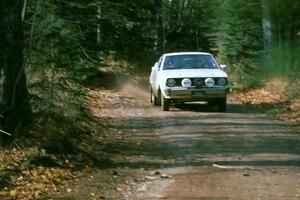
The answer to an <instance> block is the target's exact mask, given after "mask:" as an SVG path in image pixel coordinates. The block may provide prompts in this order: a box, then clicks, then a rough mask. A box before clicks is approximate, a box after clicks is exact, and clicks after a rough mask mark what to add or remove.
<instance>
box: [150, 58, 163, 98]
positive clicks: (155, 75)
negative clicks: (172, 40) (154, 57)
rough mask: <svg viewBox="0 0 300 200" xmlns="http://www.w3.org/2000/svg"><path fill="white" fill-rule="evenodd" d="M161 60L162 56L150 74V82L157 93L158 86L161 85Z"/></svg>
mask: <svg viewBox="0 0 300 200" xmlns="http://www.w3.org/2000/svg"><path fill="white" fill-rule="evenodd" d="M161 61H162V57H161V58H160V59H159V61H157V62H156V63H155V64H154V66H153V67H152V70H151V75H150V84H151V87H152V89H153V91H154V93H155V94H157V90H158V87H159V85H158V73H159V70H160V65H161Z"/></svg>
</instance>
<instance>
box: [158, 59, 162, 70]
mask: <svg viewBox="0 0 300 200" xmlns="http://www.w3.org/2000/svg"><path fill="white" fill-rule="evenodd" d="M162 60H163V57H160V58H159V61H158V69H160V68H161V63H162Z"/></svg>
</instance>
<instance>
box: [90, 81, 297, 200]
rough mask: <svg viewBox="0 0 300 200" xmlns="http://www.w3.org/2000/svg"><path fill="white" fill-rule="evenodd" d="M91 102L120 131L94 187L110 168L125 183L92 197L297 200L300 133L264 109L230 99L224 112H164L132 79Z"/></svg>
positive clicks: (192, 108) (187, 108) (95, 94)
mask: <svg viewBox="0 0 300 200" xmlns="http://www.w3.org/2000/svg"><path fill="white" fill-rule="evenodd" d="M101 98H102V99H104V98H105V99H108V101H107V102H106V103H103V102H102V103H101V104H100V103H99V102H98V101H99V99H101ZM88 105H89V107H90V109H91V112H92V114H93V115H94V116H95V117H97V118H98V119H99V121H101V122H102V123H106V126H107V127H109V128H110V129H111V130H114V131H115V132H116V135H117V136H115V137H114V138H111V139H110V140H109V141H108V142H107V143H106V144H105V146H104V147H103V146H101V150H104V151H106V152H107V156H108V157H109V158H110V159H111V161H112V164H111V165H110V166H109V167H106V168H105V167H104V168H103V170H101V171H102V172H95V174H93V175H92V177H93V179H94V181H93V182H98V187H96V186H95V185H94V186H91V185H90V187H94V189H95V190H98V191H99V190H100V189H101V187H100V186H99V185H101V181H102V182H103V180H105V179H104V178H103V175H101V173H103V171H105V170H110V171H109V172H111V174H112V176H113V178H112V179H115V180H120V181H119V182H118V181H117V183H116V184H117V185H116V186H115V187H112V188H111V189H109V188H105V187H104V186H103V187H104V189H105V190H103V191H102V196H98V197H97V194H96V192H95V193H92V196H93V197H94V199H182V200H184V199H201V200H202V199H203V200H204V199H205V200H208V199H209V200H213V199H214V200H215V199H218V200H226V199H233V200H238V199H241V200H248V199H249V200H250V199H251V200H252V199H257V200H259V199H261V200H264V199H272V200H281V199H282V200H285V199H300V156H299V154H300V135H299V131H298V130H297V129H296V128H295V127H290V126H288V125H287V124H285V123H284V122H281V121H278V120H276V119H272V118H271V117H269V116H267V115H266V114H264V113H262V112H261V111H258V110H255V109H253V108H250V107H247V106H245V105H242V104H239V103H237V102H234V101H232V100H231V101H230V102H229V105H228V111H227V112H225V113H221V112H217V111H216V109H215V108H210V107H208V106H206V105H203V104H186V105H177V106H175V107H171V110H170V111H169V112H163V111H161V110H160V108H159V107H153V106H151V105H150V103H149V95H148V91H147V90H143V89H140V88H138V87H136V86H135V85H133V84H129V85H125V86H124V87H123V89H122V90H121V91H114V90H106V91H102V90H97V89H95V90H92V91H91V98H90V99H89V101H88ZM107 119H109V120H107ZM99 148H100V147H99ZM102 179H103V180H102ZM86 187H88V186H86ZM103 187H102V189H103ZM112 193H113V194H112ZM92 199H93V198H92Z"/></svg>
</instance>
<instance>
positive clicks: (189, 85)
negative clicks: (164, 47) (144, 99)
mask: <svg viewBox="0 0 300 200" xmlns="http://www.w3.org/2000/svg"><path fill="white" fill-rule="evenodd" d="M225 67H226V65H219V64H218V63H217V62H216V60H215V59H214V57H213V56H212V55H211V54H209V53H203V52H178V53H168V54H164V55H162V56H161V57H160V59H159V60H158V61H157V62H156V63H155V65H154V66H153V67H152V71H151V75H150V91H151V103H152V104H153V105H156V106H159V105H161V106H162V110H163V111H168V110H169V108H170V103H171V102H193V101H207V102H208V103H209V104H210V105H217V106H218V109H219V111H225V110H226V97H227V94H228V92H229V81H228V75H227V74H226V73H225V72H224V70H223V68H225Z"/></svg>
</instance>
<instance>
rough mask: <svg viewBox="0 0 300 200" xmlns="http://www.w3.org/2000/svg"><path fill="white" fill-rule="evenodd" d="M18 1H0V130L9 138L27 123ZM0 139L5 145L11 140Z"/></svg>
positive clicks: (4, 136)
mask: <svg viewBox="0 0 300 200" xmlns="http://www.w3.org/2000/svg"><path fill="white" fill-rule="evenodd" d="M22 2H23V1H21V0H3V1H0V38H1V40H0V47H1V51H0V129H1V130H4V131H6V132H8V133H11V134H12V135H13V136H15V134H16V133H17V131H18V130H20V129H19V128H21V127H23V126H24V125H25V124H26V123H28V122H29V121H28V120H30V114H31V109H30V106H29V100H28V98H29V96H28V91H27V86H26V77H25V73H24V65H23V64H24V63H23V32H22V21H21V19H22V17H21V15H22V7H23V5H22ZM8 137H9V136H6V135H4V134H2V135H1V139H2V142H4V143H7V142H8V141H9V140H10V139H12V138H13V137H10V138H8Z"/></svg>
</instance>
